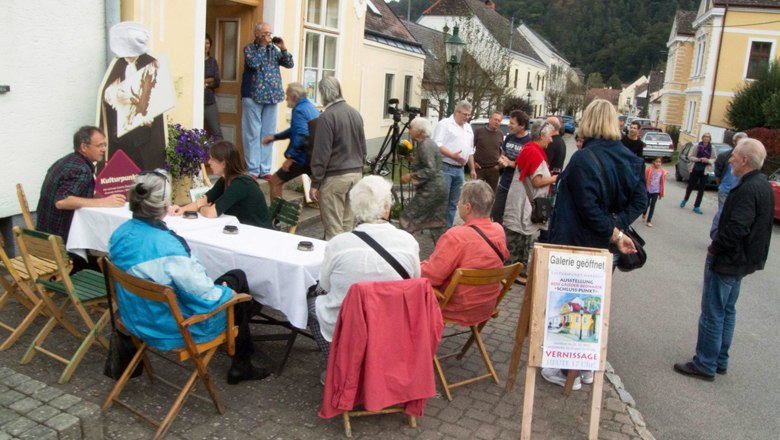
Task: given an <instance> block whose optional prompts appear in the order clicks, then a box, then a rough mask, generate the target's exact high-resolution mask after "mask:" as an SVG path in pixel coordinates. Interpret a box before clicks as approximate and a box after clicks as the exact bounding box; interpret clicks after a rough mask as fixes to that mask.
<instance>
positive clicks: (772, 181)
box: [769, 169, 780, 220]
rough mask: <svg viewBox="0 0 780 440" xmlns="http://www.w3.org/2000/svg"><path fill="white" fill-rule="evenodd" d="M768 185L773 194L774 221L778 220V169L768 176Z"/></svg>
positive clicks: (779, 178)
mask: <svg viewBox="0 0 780 440" xmlns="http://www.w3.org/2000/svg"><path fill="white" fill-rule="evenodd" d="M769 185H770V186H771V187H772V192H773V193H774V194H775V220H780V169H777V170H775V172H774V173H772V175H771V176H769Z"/></svg>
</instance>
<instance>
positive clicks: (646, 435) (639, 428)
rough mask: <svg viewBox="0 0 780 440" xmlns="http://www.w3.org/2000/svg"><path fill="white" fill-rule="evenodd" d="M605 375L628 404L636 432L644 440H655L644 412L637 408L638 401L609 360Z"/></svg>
mask: <svg viewBox="0 0 780 440" xmlns="http://www.w3.org/2000/svg"><path fill="white" fill-rule="evenodd" d="M605 376H607V379H608V380H609V382H610V383H611V384H612V386H614V387H615V389H616V390H617V394H618V396H619V397H620V400H621V401H622V402H623V403H625V404H626V405H627V406H628V416H629V417H630V418H631V422H633V424H634V430H636V433H637V434H638V435H639V436H640V437H642V439H643V440H655V437H654V436H653V434H652V433H651V432H650V431H649V430H648V429H647V425H646V424H645V418H644V417H642V413H641V412H639V410H638V409H636V401H635V400H634V398H633V397H632V396H631V394H630V393H629V392H628V391H626V388H625V386H624V385H623V381H622V380H621V379H620V376H618V375H617V374H616V373H615V369H614V368H613V367H612V364H610V363H609V362H607V368H606V374H605Z"/></svg>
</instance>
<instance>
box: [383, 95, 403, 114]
mask: <svg viewBox="0 0 780 440" xmlns="http://www.w3.org/2000/svg"><path fill="white" fill-rule="evenodd" d="M387 104H388V106H387V113H390V114H391V115H393V116H401V115H402V114H403V112H402V111H401V109H399V108H398V98H391V99H390V100H389V101H387Z"/></svg>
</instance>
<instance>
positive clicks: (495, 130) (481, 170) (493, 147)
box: [474, 112, 504, 192]
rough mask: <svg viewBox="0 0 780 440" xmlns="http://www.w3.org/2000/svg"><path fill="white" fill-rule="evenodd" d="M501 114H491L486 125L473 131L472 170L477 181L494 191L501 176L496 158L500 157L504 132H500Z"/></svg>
mask: <svg viewBox="0 0 780 440" xmlns="http://www.w3.org/2000/svg"><path fill="white" fill-rule="evenodd" d="M503 117H504V116H503V114H501V112H493V114H492V115H490V119H489V120H488V123H487V125H485V126H484V127H480V128H478V129H476V130H474V168H476V169H477V179H479V180H484V181H485V182H487V184H488V185H490V187H491V188H492V189H493V192H495V191H496V186H498V177H499V175H500V174H501V172H500V171H499V166H498V158H499V157H501V144H502V143H504V132H502V131H501V119H503Z"/></svg>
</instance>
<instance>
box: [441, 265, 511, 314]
mask: <svg viewBox="0 0 780 440" xmlns="http://www.w3.org/2000/svg"><path fill="white" fill-rule="evenodd" d="M522 270H523V263H515V264H511V265H509V266H504V267H498V268H495V269H456V270H455V274H454V275H453V276H452V279H451V280H450V283H449V284H448V285H447V288H446V289H445V290H444V292H443V293H440V294H438V295H439V306H440V307H441V309H442V310H444V308H445V307H446V306H447V303H448V302H449V301H450V298H452V294H453V293H455V289H457V287H458V286H459V285H465V286H484V285H488V284H494V283H500V284H501V287H500V291H499V294H498V296H497V297H496V304H495V305H496V306H497V305H498V304H500V303H501V300H502V299H504V295H506V293H507V292H508V291H509V289H511V288H512V283H513V282H514V281H515V279H516V278H517V276H518V275H520V272H522Z"/></svg>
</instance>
